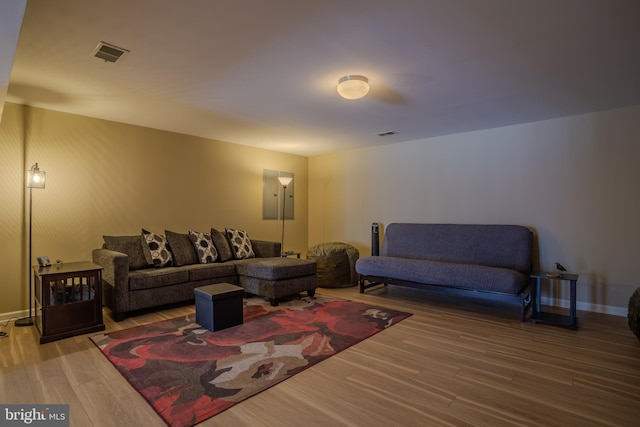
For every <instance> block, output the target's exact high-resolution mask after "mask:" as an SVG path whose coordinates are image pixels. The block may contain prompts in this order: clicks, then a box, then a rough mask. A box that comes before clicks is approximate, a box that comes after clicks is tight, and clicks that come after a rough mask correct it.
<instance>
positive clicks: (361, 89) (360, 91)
mask: <svg viewBox="0 0 640 427" xmlns="http://www.w3.org/2000/svg"><path fill="white" fill-rule="evenodd" d="M368 93H369V79H368V78H366V77H365V76H353V75H348V76H344V77H341V78H340V80H338V94H340V96H341V97H343V98H344V99H360V98H364V97H365V96H366V95H367V94H368Z"/></svg>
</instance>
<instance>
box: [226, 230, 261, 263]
mask: <svg viewBox="0 0 640 427" xmlns="http://www.w3.org/2000/svg"><path fill="white" fill-rule="evenodd" d="M225 231H226V232H227V237H228V238H229V244H230V245H231V249H232V250H233V255H234V256H235V257H236V259H247V258H255V256H256V255H255V253H254V252H253V247H252V246H251V240H249V236H248V235H247V232H246V231H244V230H235V229H233V228H225Z"/></svg>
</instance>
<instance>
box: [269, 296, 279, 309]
mask: <svg viewBox="0 0 640 427" xmlns="http://www.w3.org/2000/svg"><path fill="white" fill-rule="evenodd" d="M270 301H271V306H273V307H277V306H278V299H277V298H271V299H270Z"/></svg>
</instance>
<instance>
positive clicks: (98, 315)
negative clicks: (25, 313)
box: [33, 261, 105, 344]
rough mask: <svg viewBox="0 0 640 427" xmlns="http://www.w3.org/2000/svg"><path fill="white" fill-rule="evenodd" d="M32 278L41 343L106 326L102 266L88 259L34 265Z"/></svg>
mask: <svg viewBox="0 0 640 427" xmlns="http://www.w3.org/2000/svg"><path fill="white" fill-rule="evenodd" d="M33 282H34V283H33V286H34V295H35V298H34V306H35V307H34V308H35V322H34V323H35V325H36V327H37V328H38V332H40V344H44V343H47V342H50V341H55V340H59V339H62V338H67V337H71V336H74V335H80V334H86V333H89V332H96V331H102V330H104V329H105V326H104V323H103V320H102V266H100V265H97V264H94V263H92V262H88V261H85V262H70V263H64V264H54V265H51V266H49V267H40V266H37V265H34V266H33Z"/></svg>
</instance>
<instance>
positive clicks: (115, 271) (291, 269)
mask: <svg viewBox="0 0 640 427" xmlns="http://www.w3.org/2000/svg"><path fill="white" fill-rule="evenodd" d="M165 234H166V239H167V241H168V243H169V245H167V247H168V250H169V252H171V258H172V262H171V264H170V265H168V266H163V267H158V265H155V266H154V265H153V262H152V260H150V259H149V253H148V251H146V247H145V243H144V240H143V239H142V238H141V236H140V235H137V236H136V235H133V236H104V240H105V244H104V245H103V247H102V248H99V249H94V250H93V254H92V255H93V262H94V263H96V264H98V265H100V266H102V267H103V268H104V270H103V273H102V294H103V299H102V301H103V303H104V305H106V306H107V307H109V308H110V309H111V311H112V316H113V318H114V319H115V320H116V321H120V320H123V319H124V318H125V317H126V316H127V315H128V314H129V313H131V312H134V311H136V310H141V309H146V308H151V307H157V306H162V305H165V304H173V303H179V302H186V301H193V300H194V291H193V290H194V289H195V288H197V287H200V286H205V285H210V284H214V283H231V284H234V285H238V286H242V287H243V288H244V289H245V291H246V292H247V293H251V294H255V295H261V296H264V297H267V298H269V299H270V300H271V304H272V305H277V304H278V299H279V298H282V297H284V296H288V295H293V294H296V293H299V292H303V291H306V292H307V293H308V295H309V296H313V295H314V294H315V289H316V288H317V286H318V280H317V274H316V264H315V262H313V261H309V260H303V259H291V258H282V257H281V256H280V246H281V245H280V243H279V242H268V241H263V240H253V239H251V240H250V242H251V244H250V246H251V250H252V251H253V256H251V257H249V258H246V259H236V258H235V257H234V252H233V250H232V249H231V245H228V244H227V243H229V242H228V241H227V239H226V237H225V235H224V233H223V232H218V231H217V230H215V229H212V230H211V235H212V237H213V243H214V244H215V247H216V248H217V252H218V258H217V259H216V260H215V261H214V262H207V263H202V262H201V261H200V260H199V257H198V254H197V251H196V250H195V249H194V247H193V244H192V242H191V241H190V239H189V234H187V233H174V232H171V231H166V232H165ZM162 237H164V235H163V236H162ZM145 252H147V253H146V254H145Z"/></svg>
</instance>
